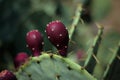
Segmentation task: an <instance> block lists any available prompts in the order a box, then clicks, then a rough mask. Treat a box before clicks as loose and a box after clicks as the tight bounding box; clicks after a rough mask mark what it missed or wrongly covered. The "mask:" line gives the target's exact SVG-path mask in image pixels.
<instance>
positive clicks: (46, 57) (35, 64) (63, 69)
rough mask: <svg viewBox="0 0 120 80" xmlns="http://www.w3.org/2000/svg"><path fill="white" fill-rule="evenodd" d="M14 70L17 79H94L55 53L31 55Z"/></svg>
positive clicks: (79, 67) (76, 65)
mask: <svg viewBox="0 0 120 80" xmlns="http://www.w3.org/2000/svg"><path fill="white" fill-rule="evenodd" d="M29 60H30V61H29V62H26V63H25V64H24V65H22V66H21V67H20V68H19V70H18V71H17V72H16V76H17V79H18V80H96V79H95V78H94V77H93V76H92V75H90V74H89V73H88V72H87V71H86V70H85V69H84V68H82V67H81V66H79V65H78V64H76V63H74V62H72V61H71V60H69V59H67V58H63V57H61V56H59V55H56V54H47V53H42V55H40V56H38V57H31V58H30V59H29Z"/></svg>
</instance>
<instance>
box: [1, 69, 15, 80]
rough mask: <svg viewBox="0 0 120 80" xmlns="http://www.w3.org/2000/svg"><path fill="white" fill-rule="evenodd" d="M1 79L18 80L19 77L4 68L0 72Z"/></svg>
mask: <svg viewBox="0 0 120 80" xmlns="http://www.w3.org/2000/svg"><path fill="white" fill-rule="evenodd" d="M0 80H17V78H16V76H15V75H14V74H13V73H12V72H10V71H8V70H4V71H2V72H0Z"/></svg>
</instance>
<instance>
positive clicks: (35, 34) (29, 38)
mask: <svg viewBox="0 0 120 80" xmlns="http://www.w3.org/2000/svg"><path fill="white" fill-rule="evenodd" d="M26 42H27V47H28V48H29V49H30V50H31V51H32V52H33V56H39V55H40V53H41V51H42V49H43V45H44V42H43V37H42V34H41V33H40V32H39V31H38V30H32V31H30V32H28V33H27V35H26Z"/></svg>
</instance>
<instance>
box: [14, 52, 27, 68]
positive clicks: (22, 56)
mask: <svg viewBox="0 0 120 80" xmlns="http://www.w3.org/2000/svg"><path fill="white" fill-rule="evenodd" d="M28 58H29V56H28V54H27V53H25V52H20V53H18V54H17V55H16V57H15V59H14V65H15V68H16V69H18V68H19V67H20V66H21V65H22V64H24V63H25V62H26V61H27V60H28Z"/></svg>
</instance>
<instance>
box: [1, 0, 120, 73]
mask: <svg viewBox="0 0 120 80" xmlns="http://www.w3.org/2000/svg"><path fill="white" fill-rule="evenodd" d="M80 3H82V4H84V5H83V8H84V10H83V11H82V15H81V18H82V19H83V20H84V22H85V24H86V25H84V26H83V25H81V24H78V27H77V29H76V31H75V34H74V39H73V43H71V45H70V47H71V46H72V47H73V46H74V48H70V51H76V50H79V49H84V50H86V49H88V47H89V46H88V47H85V46H86V42H89V39H93V38H94V37H95V35H96V33H97V27H96V26H95V25H94V24H95V22H98V23H100V24H102V25H103V26H104V28H105V29H104V36H105V37H106V39H105V43H106V44H109V43H111V42H109V40H110V39H111V41H112V42H117V41H118V40H119V39H120V15H119V14H120V10H119V8H120V5H119V4H120V0H0V71H1V70H2V69H6V68H7V69H11V70H13V69H14V67H13V59H14V57H15V55H16V54H17V53H18V52H27V53H28V54H29V55H31V52H30V51H29V50H28V49H27V48H26V42H25V36H26V33H27V32H28V31H30V30H32V29H38V30H39V31H40V32H41V33H42V34H43V36H44V41H45V46H44V51H49V50H52V47H51V46H52V45H51V43H50V42H49V41H48V39H47V37H46V34H45V32H44V31H45V27H46V24H47V23H49V22H50V21H53V20H57V19H59V20H61V21H62V22H63V23H64V24H65V25H66V26H67V27H68V28H69V27H70V25H71V23H72V18H73V16H74V14H75V10H76V7H77V5H78V4H80ZM83 37H84V38H83ZM85 41H86V42H85ZM74 42H76V43H77V42H78V44H74ZM76 46H77V47H76ZM109 46H113V44H112V45H111V44H109Z"/></svg>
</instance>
